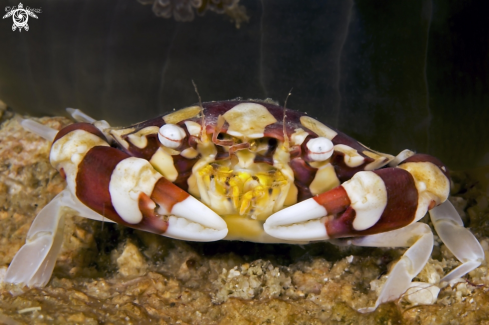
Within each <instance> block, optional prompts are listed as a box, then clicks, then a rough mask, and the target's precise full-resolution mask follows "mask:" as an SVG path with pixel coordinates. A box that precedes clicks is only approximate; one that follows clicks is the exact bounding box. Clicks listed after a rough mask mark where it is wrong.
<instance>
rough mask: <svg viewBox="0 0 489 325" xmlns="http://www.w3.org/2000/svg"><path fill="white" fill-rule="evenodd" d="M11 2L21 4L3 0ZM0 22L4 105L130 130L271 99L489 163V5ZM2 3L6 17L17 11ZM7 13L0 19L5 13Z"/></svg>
mask: <svg viewBox="0 0 489 325" xmlns="http://www.w3.org/2000/svg"><path fill="white" fill-rule="evenodd" d="M0 4H1V5H0V9H1V10H3V9H4V7H10V9H11V8H12V7H14V6H18V5H19V2H18V1H17V0H16V1H12V0H1V1H0ZM23 5H24V8H26V7H30V8H38V9H41V13H38V14H36V15H37V16H38V18H37V19H35V18H32V17H30V18H29V20H28V24H29V27H30V29H29V31H25V30H23V31H22V32H19V31H18V30H16V31H12V24H13V20H12V17H8V18H4V19H2V20H1V21H0V46H1V50H0V100H2V101H4V102H5V103H6V104H7V105H8V106H9V107H10V108H12V109H13V110H14V111H16V112H20V113H27V114H31V115H34V116H43V115H65V114H66V113H65V111H64V109H65V108H66V107H75V108H80V109H82V110H83V111H85V112H87V113H88V114H90V115H92V116H93V117H95V118H98V119H106V120H107V121H109V122H110V123H111V124H112V125H129V124H133V123H135V122H138V121H141V120H145V119H148V118H151V117H154V116H157V115H160V114H163V113H165V112H168V111H171V110H172V109H178V108H182V107H185V106H188V105H190V104H193V103H195V102H197V101H198V98H197V96H196V94H195V92H194V89H193V86H192V83H191V80H194V81H195V83H196V84H197V86H198V89H199V92H200V95H201V97H202V100H203V101H212V100H224V99H232V98H236V97H243V98H260V99H264V98H267V97H269V98H272V99H274V100H277V101H279V102H280V104H283V103H284V100H285V98H286V96H287V93H288V92H289V90H290V89H291V88H293V91H292V96H291V97H290V98H289V100H288V104H287V106H288V107H289V108H292V109H295V110H300V111H305V112H307V113H308V114H309V115H310V116H313V117H316V118H318V119H319V120H321V121H323V122H324V123H325V124H328V125H329V126H331V127H334V128H337V129H340V130H342V131H343V132H345V133H347V134H349V135H351V136H353V137H354V138H356V139H357V140H359V141H360V142H362V143H364V144H365V145H367V146H369V147H371V148H373V149H375V150H379V151H384V152H388V153H391V154H397V153H398V152H399V151H401V150H403V149H405V148H409V149H412V150H415V151H418V152H425V153H430V154H433V155H435V156H437V157H438V158H440V159H442V160H443V161H444V162H445V163H446V164H447V165H448V166H449V167H450V168H451V169H471V168H476V167H482V166H487V165H489V141H488V140H487V139H488V136H489V126H488V122H489V107H488V106H489V88H488V86H489V28H488V26H487V22H486V20H487V16H488V14H489V12H488V10H487V6H483V2H482V1H471V0H467V1H463V0H453V1H447V0H412V1H391V0H378V1H373V0H368V1H367V0H359V1H351V0H342V1H327V0H315V1H294V0H261V1H260V0H239V1H237V0H139V1H137V0H118V1H100V0H71V1H61V0H26V1H25V2H23ZM7 9H9V8H6V11H5V12H4V14H5V13H6V12H7ZM4 14H2V16H3V15H4Z"/></svg>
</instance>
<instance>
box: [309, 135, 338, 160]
mask: <svg viewBox="0 0 489 325" xmlns="http://www.w3.org/2000/svg"><path fill="white" fill-rule="evenodd" d="M306 147H307V149H309V158H310V159H311V160H313V161H325V160H327V159H329V157H331V155H332V154H333V148H334V145H333V142H331V140H329V139H328V138H324V137H317V138H314V139H309V141H308V142H307V144H306Z"/></svg>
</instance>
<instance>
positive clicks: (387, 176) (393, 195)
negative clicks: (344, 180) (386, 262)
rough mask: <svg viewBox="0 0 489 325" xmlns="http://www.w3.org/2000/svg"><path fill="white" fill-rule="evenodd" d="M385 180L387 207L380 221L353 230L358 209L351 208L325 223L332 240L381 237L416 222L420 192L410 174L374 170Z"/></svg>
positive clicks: (400, 170)
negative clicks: (351, 237)
mask: <svg viewBox="0 0 489 325" xmlns="http://www.w3.org/2000/svg"><path fill="white" fill-rule="evenodd" d="M374 173H376V174H377V175H379V176H380V177H381V178H382V180H383V181H384V184H385V188H386V190H387V205H386V207H385V209H384V212H383V213H382V216H381V217H380V219H379V221H378V222H377V223H376V224H375V225H373V226H372V227H370V228H368V229H366V230H362V231H357V230H355V228H353V221H354V220H355V217H356V214H355V210H353V209H352V208H351V207H350V208H348V209H347V210H346V211H345V212H344V213H342V214H337V215H335V216H334V218H333V219H330V220H328V221H327V222H326V229H327V231H328V235H329V236H330V237H331V238H339V237H349V236H364V235H372V234H378V233H381V232H386V231H390V230H395V229H398V228H402V227H404V226H407V225H408V224H410V223H412V222H413V221H414V217H415V215H416V209H417V207H418V191H417V189H416V185H415V183H414V179H413V177H412V176H411V174H410V173H409V172H407V171H405V170H403V169H400V168H386V169H380V170H376V171H374Z"/></svg>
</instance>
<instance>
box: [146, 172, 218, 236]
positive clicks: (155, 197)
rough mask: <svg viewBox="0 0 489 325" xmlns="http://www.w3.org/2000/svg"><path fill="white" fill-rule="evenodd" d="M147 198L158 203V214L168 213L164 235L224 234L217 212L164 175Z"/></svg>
mask: <svg viewBox="0 0 489 325" xmlns="http://www.w3.org/2000/svg"><path fill="white" fill-rule="evenodd" d="M151 200H152V201H154V202H155V203H156V204H158V206H159V207H158V208H157V209H156V210H155V211H156V212H157V213H158V214H161V215H170V216H169V217H168V228H167V229H166V231H165V233H164V236H167V237H171V238H176V239H183V240H191V241H215V240H220V239H223V238H224V237H226V235H227V232H228V229H227V225H226V222H225V221H224V220H223V219H222V218H221V217H220V216H219V215H217V214H216V213H215V212H214V211H212V210H211V209H210V208H208V207H207V206H206V205H205V204H203V203H202V202H200V201H198V200H197V199H195V198H194V197H192V196H190V195H189V194H188V193H187V192H185V191H183V190H182V189H180V188H178V187H177V186H175V185H174V184H173V183H171V182H170V181H168V180H167V179H165V178H160V179H159V181H158V182H157V183H156V185H155V187H154V189H153V193H152V194H151Z"/></svg>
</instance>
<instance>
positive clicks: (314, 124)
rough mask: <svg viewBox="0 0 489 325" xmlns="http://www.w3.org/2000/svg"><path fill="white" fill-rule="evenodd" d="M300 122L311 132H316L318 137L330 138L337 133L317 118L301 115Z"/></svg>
mask: <svg viewBox="0 0 489 325" xmlns="http://www.w3.org/2000/svg"><path fill="white" fill-rule="evenodd" d="M300 120H301V124H302V126H304V127H305V128H308V129H309V130H311V131H312V132H314V133H316V134H317V135H319V136H320V137H325V138H328V139H330V140H332V139H333V138H334V137H335V136H336V135H337V134H338V133H337V132H336V131H334V130H332V129H330V128H329V127H327V126H326V125H324V124H323V123H321V122H319V121H318V120H315V119H313V118H312V117H309V116H301V119H300Z"/></svg>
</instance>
